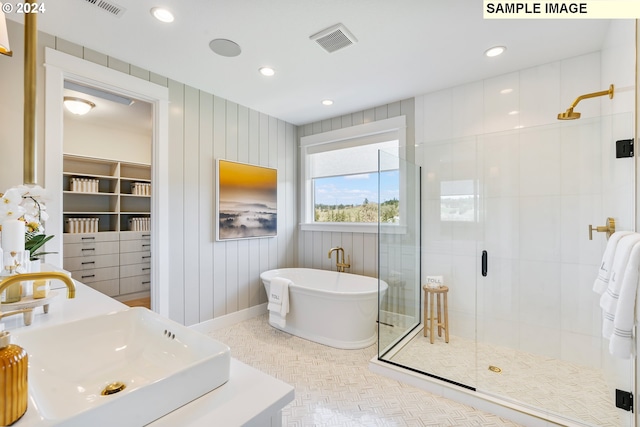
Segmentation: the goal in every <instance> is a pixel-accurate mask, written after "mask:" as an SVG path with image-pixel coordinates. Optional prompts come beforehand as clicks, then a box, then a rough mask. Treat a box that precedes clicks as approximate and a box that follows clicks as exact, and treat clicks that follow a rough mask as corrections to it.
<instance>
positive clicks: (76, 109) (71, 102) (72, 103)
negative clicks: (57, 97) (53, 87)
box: [63, 96, 96, 116]
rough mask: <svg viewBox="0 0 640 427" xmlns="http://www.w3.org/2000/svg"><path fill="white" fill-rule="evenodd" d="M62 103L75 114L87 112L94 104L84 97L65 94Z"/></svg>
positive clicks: (80, 114) (81, 114)
mask: <svg viewBox="0 0 640 427" xmlns="http://www.w3.org/2000/svg"><path fill="white" fill-rule="evenodd" d="M63 103H64V106H65V107H66V109H67V110H69V112H71V113H73V114H77V115H79V116H83V115H85V114H87V113H88V112H89V111H91V109H92V108H93V107H95V106H96V104H94V103H93V102H91V101H87V100H86V99H82V98H75V97H73V96H65V97H64V101H63Z"/></svg>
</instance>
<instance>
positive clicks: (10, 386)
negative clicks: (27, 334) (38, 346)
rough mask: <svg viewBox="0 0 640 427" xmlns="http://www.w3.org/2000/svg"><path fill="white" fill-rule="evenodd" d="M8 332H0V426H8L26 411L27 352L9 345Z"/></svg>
mask: <svg viewBox="0 0 640 427" xmlns="http://www.w3.org/2000/svg"><path fill="white" fill-rule="evenodd" d="M9 337H10V335H9V332H0V426H9V425H11V424H13V423H15V422H16V421H17V420H19V419H20V418H21V417H22V416H23V415H24V413H25V412H26V411H27V402H28V390H27V368H28V356H27V352H26V351H25V350H24V349H23V348H22V347H20V346H17V345H15V344H9V342H10V338H9Z"/></svg>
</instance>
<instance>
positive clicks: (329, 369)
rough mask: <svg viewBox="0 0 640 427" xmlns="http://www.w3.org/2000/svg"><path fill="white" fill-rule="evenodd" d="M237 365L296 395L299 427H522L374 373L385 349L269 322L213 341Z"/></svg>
mask: <svg viewBox="0 0 640 427" xmlns="http://www.w3.org/2000/svg"><path fill="white" fill-rule="evenodd" d="M210 335H211V336H212V337H214V338H216V339H218V340H220V341H222V342H224V343H226V344H227V345H228V346H229V347H231V354H232V356H233V357H235V358H236V359H238V360H240V361H242V362H244V363H246V364H248V365H250V366H253V367H255V368H257V369H260V370H261V371H263V372H266V373H268V374H269V375H272V376H274V377H276V378H278V379H280V380H282V381H285V382H287V383H289V384H291V385H293V386H294V387H295V394H296V397H295V400H294V402H292V403H291V404H289V405H288V406H287V407H285V408H284V410H283V425H285V426H296V427H309V426H331V427H373V426H389V427H391V426H393V427H402V426H408V427H413V426H416V427H417V426H463V427H464V426H482V427H492V426H517V424H515V423H513V422H510V421H507V420H504V419H502V418H500V417H498V416H495V415H493V414H489V413H486V412H482V411H478V410H476V409H474V408H472V407H470V406H466V405H462V404H460V403H457V402H454V401H451V400H448V399H445V398H442V397H439V396H436V395H433V394H431V393H428V392H425V391H423V390H420V389H417V388H414V387H411V386H408V385H406V384H402V383H400V382H398V381H395V380H392V379H390V378H386V377H383V376H380V375H377V374H374V373H373V372H371V371H370V370H369V368H368V364H369V360H371V358H373V357H374V356H375V355H376V351H377V346H376V345H373V346H371V347H368V348H365V349H362V350H339V349H335V348H331V347H327V346H323V345H320V344H316V343H313V342H310V341H307V340H304V339H301V338H298V337H294V336H292V335H289V334H287V333H285V332H281V331H278V330H276V329H274V328H272V327H271V326H269V324H268V323H267V316H266V315H262V316H258V317H256V318H253V319H249V320H246V321H244V322H241V323H238V324H236V325H233V326H231V327H227V328H223V329H219V330H217V331H215V332H213V333H211V334H210Z"/></svg>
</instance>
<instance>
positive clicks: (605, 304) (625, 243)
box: [600, 233, 640, 338]
mask: <svg viewBox="0 0 640 427" xmlns="http://www.w3.org/2000/svg"><path fill="white" fill-rule="evenodd" d="M639 241H640V234H639V233H632V234H628V235H626V236H623V237H622V238H621V239H620V241H619V242H618V245H617V246H616V250H615V254H614V257H613V267H612V269H611V276H610V278H609V286H608V287H607V290H606V291H605V292H604V293H603V294H602V296H601V297H600V308H602V317H603V320H602V336H603V337H605V338H610V337H611V335H612V334H613V320H614V318H615V314H616V308H617V306H618V301H619V299H620V290H621V289H622V283H623V282H624V274H625V271H626V268H627V264H628V262H629V256H630V255H631V250H632V249H633V246H634V245H635V244H636V243H638V242H639Z"/></svg>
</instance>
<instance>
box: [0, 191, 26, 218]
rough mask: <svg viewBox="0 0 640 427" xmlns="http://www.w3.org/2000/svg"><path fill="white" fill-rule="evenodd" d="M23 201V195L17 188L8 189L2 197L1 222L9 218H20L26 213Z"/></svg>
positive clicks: (0, 204) (0, 200)
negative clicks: (22, 204)
mask: <svg viewBox="0 0 640 427" xmlns="http://www.w3.org/2000/svg"><path fill="white" fill-rule="evenodd" d="M21 203H22V195H21V194H20V191H19V190H18V189H16V188H11V189H10V190H7V191H6V192H5V193H4V194H3V195H2V197H0V223H1V222H2V221H5V220H8V219H18V218H20V217H21V216H22V214H23V213H24V208H23V207H22V206H21V205H20V204H21Z"/></svg>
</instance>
